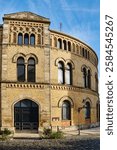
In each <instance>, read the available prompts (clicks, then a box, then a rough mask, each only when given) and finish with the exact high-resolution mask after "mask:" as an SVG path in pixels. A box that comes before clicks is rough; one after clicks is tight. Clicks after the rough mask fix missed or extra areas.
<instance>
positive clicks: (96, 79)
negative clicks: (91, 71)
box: [95, 74, 98, 92]
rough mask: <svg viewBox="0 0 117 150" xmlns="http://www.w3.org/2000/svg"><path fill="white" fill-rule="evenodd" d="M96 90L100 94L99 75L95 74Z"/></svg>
mask: <svg viewBox="0 0 117 150" xmlns="http://www.w3.org/2000/svg"><path fill="white" fill-rule="evenodd" d="M95 90H96V92H98V77H97V74H95Z"/></svg>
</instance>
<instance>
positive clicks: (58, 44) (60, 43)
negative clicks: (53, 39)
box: [57, 39, 62, 49]
mask: <svg viewBox="0 0 117 150" xmlns="http://www.w3.org/2000/svg"><path fill="white" fill-rule="evenodd" d="M57 48H59V49H62V40H61V39H58V43H57Z"/></svg>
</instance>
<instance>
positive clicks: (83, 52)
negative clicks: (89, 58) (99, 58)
mask: <svg viewBox="0 0 117 150" xmlns="http://www.w3.org/2000/svg"><path fill="white" fill-rule="evenodd" d="M84 55H85V51H84V48H82V56H83V57H84Z"/></svg>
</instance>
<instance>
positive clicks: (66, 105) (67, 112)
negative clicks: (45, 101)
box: [62, 100, 71, 120]
mask: <svg viewBox="0 0 117 150" xmlns="http://www.w3.org/2000/svg"><path fill="white" fill-rule="evenodd" d="M62 120H71V104H70V102H69V101H68V100H64V101H63V104H62Z"/></svg>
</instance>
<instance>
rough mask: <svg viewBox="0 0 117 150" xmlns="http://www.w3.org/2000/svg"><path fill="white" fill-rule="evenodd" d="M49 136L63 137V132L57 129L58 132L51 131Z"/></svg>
mask: <svg viewBox="0 0 117 150" xmlns="http://www.w3.org/2000/svg"><path fill="white" fill-rule="evenodd" d="M50 138H51V139H61V138H63V133H62V132H60V131H58V132H53V133H52V134H51V135H50Z"/></svg>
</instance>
